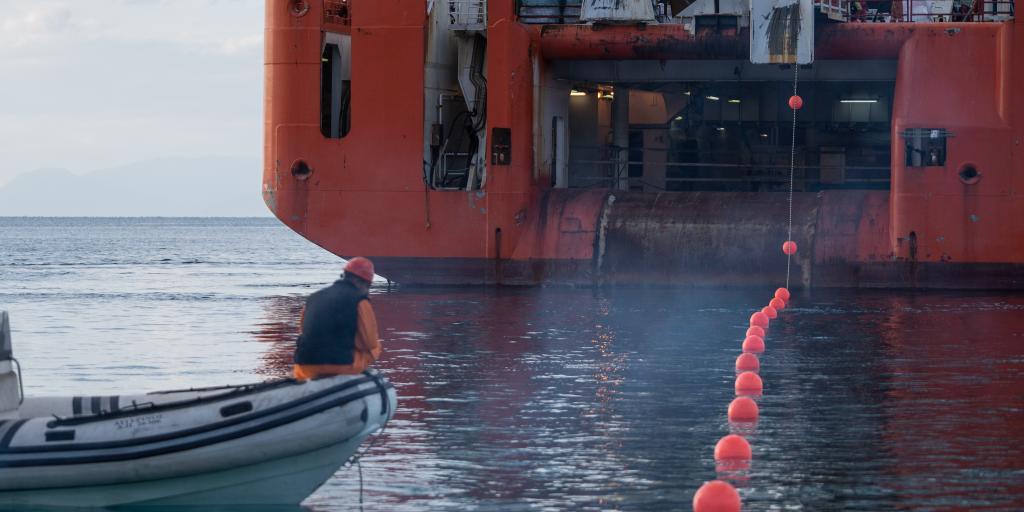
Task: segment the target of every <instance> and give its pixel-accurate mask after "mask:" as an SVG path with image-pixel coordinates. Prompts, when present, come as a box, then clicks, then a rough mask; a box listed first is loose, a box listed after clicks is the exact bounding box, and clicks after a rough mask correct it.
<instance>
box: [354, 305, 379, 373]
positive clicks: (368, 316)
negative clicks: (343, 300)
mask: <svg viewBox="0 0 1024 512" xmlns="http://www.w3.org/2000/svg"><path fill="white" fill-rule="evenodd" d="M358 315H359V316H358V318H359V321H358V322H357V323H358V330H357V332H356V350H358V351H360V352H363V353H366V354H369V355H370V359H371V362H376V361H377V359H379V358H380V352H381V346H380V338H379V333H378V332H377V316H376V315H374V314H373V306H371V305H370V301H368V300H362V301H359V307H358Z"/></svg>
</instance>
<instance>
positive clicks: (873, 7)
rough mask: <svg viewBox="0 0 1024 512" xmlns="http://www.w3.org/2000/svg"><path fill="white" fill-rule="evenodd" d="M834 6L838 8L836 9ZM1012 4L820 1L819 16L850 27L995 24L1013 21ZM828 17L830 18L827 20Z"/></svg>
mask: <svg viewBox="0 0 1024 512" xmlns="http://www.w3.org/2000/svg"><path fill="white" fill-rule="evenodd" d="M837 3H838V5H837ZM1014 3H1015V0H859V1H853V0H824V1H819V2H816V4H817V5H818V7H819V9H821V10H822V12H826V11H825V10H826V9H828V12H830V13H831V12H833V11H834V10H836V9H838V10H839V11H840V12H843V13H844V15H843V17H844V19H843V21H848V22H852V23H921V22H940V23H941V22H949V23H965V22H995V21H1006V20H1010V19H1013V17H1014V11H1015V8H1014ZM830 17H831V16H830Z"/></svg>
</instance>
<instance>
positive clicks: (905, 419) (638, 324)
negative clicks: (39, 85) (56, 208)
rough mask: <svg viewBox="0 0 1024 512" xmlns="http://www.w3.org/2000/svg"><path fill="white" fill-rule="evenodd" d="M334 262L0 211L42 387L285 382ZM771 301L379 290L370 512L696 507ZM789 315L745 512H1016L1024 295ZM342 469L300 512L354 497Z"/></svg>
mask: <svg viewBox="0 0 1024 512" xmlns="http://www.w3.org/2000/svg"><path fill="white" fill-rule="evenodd" d="M339 267H340V260H339V259H338V258H336V257H334V256H332V255H329V254H327V253H325V252H324V251H322V250H320V249H319V248H317V247H315V246H313V245H312V244H310V243H308V242H306V241H304V240H303V239H301V238H300V237H298V236H297V235H295V234H294V233H292V232H290V231H289V230H287V229H286V228H283V227H281V226H280V225H279V224H278V223H277V222H276V221H275V220H271V219H40V218H31V219H13V218H0V308H3V309H7V310H9V311H10V312H11V315H12V323H13V330H14V333H13V335H14V349H15V353H16V355H17V356H18V358H19V359H20V360H21V363H22V365H23V367H24V368H25V374H26V375H25V386H26V392H27V393H31V394H104V393H126V392H133V391H144V390H157V389H162V388H168V387H174V388H178V387H182V386H185V387H187V386H203V385H213V384H225V383H241V382H246V381H253V380H262V379H267V378H273V377H281V376H285V375H287V373H288V370H289V365H290V355H291V350H292V346H293V345H292V343H293V333H294V332H295V330H296V323H297V314H298V310H299V308H300V307H301V304H302V300H303V297H304V295H305V294H308V293H309V292H311V291H312V290H314V289H316V288H317V287H319V286H322V285H324V284H326V283H328V282H330V281H332V280H333V279H334V278H335V277H336V275H337V273H338V271H339ZM769 292H770V290H747V291H743V290H733V291H723V292H717V291H707V290H702V291H697V292H694V291H690V290H682V289H677V290H672V289H606V290H590V289H561V288H559V289H555V288H538V289H499V290H493V289H490V290H489V289H472V288H460V289H426V290H410V289H392V290H388V289H386V288H379V289H376V290H374V297H373V302H374V306H375V308H376V310H377V313H378V316H379V319H380V323H381V327H382V334H383V338H384V346H385V351H386V353H385V356H384V358H383V360H382V361H381V362H380V367H381V368H382V369H383V370H384V371H385V372H386V373H387V375H388V377H389V378H390V379H391V380H392V381H393V382H394V383H395V384H396V386H397V388H398V392H399V396H400V409H399V411H398V413H397V415H396V417H395V419H394V421H392V422H391V424H390V425H389V426H388V427H387V430H386V432H385V433H384V434H383V435H382V436H381V438H380V439H379V440H378V441H377V442H376V444H374V445H373V447H372V449H370V451H369V452H368V454H367V456H366V458H365V459H364V462H363V475H364V478H365V486H364V493H363V498H364V500H365V509H366V510H379V511H419V510H467V509H470V510H473V509H475V510H535V509H539V510H566V509H584V510H617V509H618V510H688V509H689V506H690V505H689V502H690V500H691V498H692V495H693V492H694V490H695V489H696V488H697V487H699V485H700V484H701V483H702V482H703V481H706V480H710V479H713V478H715V477H716V468H715V464H714V461H713V460H712V447H713V446H714V443H715V442H716V441H717V440H718V439H719V438H720V437H721V436H722V435H724V434H726V433H729V432H730V428H731V427H730V426H729V424H728V422H727V421H726V418H725V411H726V406H727V404H728V403H729V401H730V400H731V399H732V398H733V391H732V381H733V379H734V371H733V361H734V359H735V357H736V356H737V355H738V353H739V350H738V348H739V345H740V341H741V338H742V333H743V331H744V329H745V320H746V318H747V317H748V316H749V314H750V312H751V311H752V309H753V308H754V307H755V306H759V305H762V304H763V303H765V302H766V300H767V298H769V297H768V293H769ZM793 305H794V307H793V308H791V309H788V310H786V312H785V314H784V316H783V318H782V319H781V320H778V321H776V322H774V323H773V326H772V329H771V331H770V333H769V336H768V340H767V344H768V352H767V353H766V354H765V355H764V357H762V371H761V375H762V377H763V378H764V381H765V394H764V396H763V397H762V398H761V399H760V401H759V403H760V405H761V411H762V417H761V420H760V422H759V423H758V424H757V426H756V427H755V428H754V429H752V430H750V431H748V432H746V433H747V434H748V436H749V439H750V441H751V443H752V445H753V447H754V462H753V465H752V466H751V467H750V468H749V470H747V471H741V472H735V473H730V474H727V475H723V476H727V477H729V478H732V479H733V481H734V482H735V483H736V484H737V486H738V487H739V488H740V492H741V494H742V495H743V497H744V501H745V506H746V507H747V509H748V510H784V509H787V510H788V509H796V510H811V511H818V510H871V511H878V510H911V509H912V510H1021V509H1024V296H1021V295H1005V294H991V293H961V292H948V293H911V292H841V293H837V292H815V293H813V294H811V295H802V296H798V297H796V298H795V300H794V304H793ZM358 498H359V483H358V473H357V471H356V470H355V469H354V468H342V469H341V470H340V471H339V472H338V473H337V474H336V475H335V476H334V478H333V479H332V480H330V481H329V482H328V483H327V484H326V485H325V486H324V487H322V488H321V489H320V490H319V491H318V492H317V493H316V494H314V495H313V496H311V497H310V498H309V499H308V500H307V502H306V503H305V504H304V505H305V506H306V507H308V508H312V509H314V510H348V509H351V508H353V507H354V506H356V505H357V503H358Z"/></svg>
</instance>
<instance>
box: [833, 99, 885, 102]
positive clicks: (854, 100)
mask: <svg viewBox="0 0 1024 512" xmlns="http://www.w3.org/2000/svg"><path fill="white" fill-rule="evenodd" d="M839 103H878V100H868V99H860V100H856V99H849V100H839Z"/></svg>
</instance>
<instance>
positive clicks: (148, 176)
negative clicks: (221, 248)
mask: <svg viewBox="0 0 1024 512" xmlns="http://www.w3.org/2000/svg"><path fill="white" fill-rule="evenodd" d="M260 176H261V165H260V161H259V159H256V158H253V159H246V158H230V157H201V158H164V159H159V160H148V161H144V162H136V163H132V164H129V165H124V166H121V167H115V168H112V169H104V170H98V171H93V172H89V173H86V174H74V173H72V172H70V171H68V170H66V169H39V170H36V171H31V172H27V173H24V174H20V175H18V176H16V177H14V178H13V179H12V180H11V181H9V182H8V183H7V184H6V185H4V186H2V187H0V216H60V217H65V216H67V217H76V216H97V217H107V216H109V217H122V216H123V217H139V216H160V217H229V216H230V217H249V216H259V217H264V216H268V215H270V212H269V211H268V210H267V207H266V206H265V205H264V204H263V199H262V197H261V195H260V183H261V180H260Z"/></svg>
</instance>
